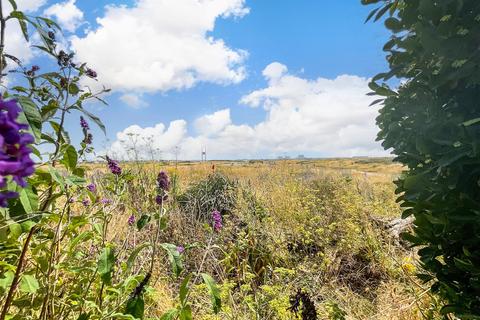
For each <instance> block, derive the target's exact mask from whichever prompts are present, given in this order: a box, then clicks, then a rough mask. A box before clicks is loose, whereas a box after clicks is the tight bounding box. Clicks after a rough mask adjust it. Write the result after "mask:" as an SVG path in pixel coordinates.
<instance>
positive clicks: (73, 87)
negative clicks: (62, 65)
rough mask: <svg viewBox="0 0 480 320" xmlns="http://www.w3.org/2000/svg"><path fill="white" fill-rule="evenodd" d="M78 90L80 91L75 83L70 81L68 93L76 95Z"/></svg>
mask: <svg viewBox="0 0 480 320" xmlns="http://www.w3.org/2000/svg"><path fill="white" fill-rule="evenodd" d="M79 92H80V89H79V88H78V86H77V85H76V84H75V83H70V84H69V85H68V93H70V94H71V95H74V96H76V95H77V94H78V93H79Z"/></svg>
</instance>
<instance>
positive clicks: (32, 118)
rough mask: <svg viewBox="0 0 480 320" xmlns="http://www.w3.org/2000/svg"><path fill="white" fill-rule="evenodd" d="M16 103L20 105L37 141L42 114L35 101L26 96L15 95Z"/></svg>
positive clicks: (40, 130) (40, 131)
mask: <svg viewBox="0 0 480 320" xmlns="http://www.w3.org/2000/svg"><path fill="white" fill-rule="evenodd" d="M15 99H17V101H18V103H19V104H20V106H21V107H22V110H23V113H24V115H25V118H26V120H27V123H28V125H29V126H30V129H31V130H32V133H33V135H34V136H35V139H36V140H37V141H39V140H40V139H41V137H42V115H41V114H40V110H38V108H37V106H36V105H35V103H34V102H33V101H32V100H31V99H30V98H27V97H22V96H16V97H15Z"/></svg>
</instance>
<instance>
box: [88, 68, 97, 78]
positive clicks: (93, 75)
mask: <svg viewBox="0 0 480 320" xmlns="http://www.w3.org/2000/svg"><path fill="white" fill-rule="evenodd" d="M85 74H86V75H87V76H89V77H90V78H96V77H97V73H96V72H95V70H92V69H90V68H87V71H85Z"/></svg>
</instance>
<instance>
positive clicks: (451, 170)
mask: <svg viewBox="0 0 480 320" xmlns="http://www.w3.org/2000/svg"><path fill="white" fill-rule="evenodd" d="M362 3H363V4H375V5H377V8H376V9H374V12H373V13H372V14H371V15H370V16H369V17H368V18H367V20H369V19H371V18H375V19H377V20H378V19H380V18H382V16H383V19H384V23H385V26H386V28H387V29H389V30H390V31H391V32H392V36H391V38H390V40H389V41H388V42H387V43H386V44H385V46H384V47H383V50H384V51H385V52H386V55H387V57H386V58H387V61H388V64H389V70H388V71H387V72H385V73H381V74H378V75H377V76H375V77H374V78H373V81H372V82H371V83H370V88H371V89H372V90H373V92H372V93H371V94H372V95H378V96H382V99H379V100H377V101H375V103H383V107H382V108H381V109H380V115H379V116H378V118H377V124H378V126H379V127H380V132H379V134H378V139H379V140H381V141H382V145H383V147H384V148H385V149H389V150H392V152H393V154H395V155H396V160H397V161H400V162H401V163H403V164H404V165H406V166H407V168H408V170H407V171H406V172H405V174H404V175H403V176H402V177H401V178H400V179H399V180H398V181H397V182H396V183H397V186H398V188H397V192H398V194H399V198H398V200H399V201H400V202H401V203H402V207H403V208H404V213H403V216H404V217H407V216H410V215H413V216H414V217H415V222H414V232H413V233H412V234H405V235H404V237H405V238H406V239H407V240H409V241H410V242H411V243H412V245H415V246H420V250H419V256H420V260H421V264H422V266H423V268H424V270H425V272H424V273H423V274H421V275H419V276H420V277H421V279H422V280H424V281H425V282H429V281H431V283H432V290H433V291H434V292H437V293H438V294H439V295H440V296H441V297H443V298H444V299H445V301H446V305H445V306H444V308H443V312H444V313H445V314H448V313H454V314H456V315H457V316H460V317H470V316H479V315H480V107H479V105H478V103H479V101H480V50H479V48H480V47H479V43H480V2H479V1H478V0H442V1H432V0H362ZM385 15H387V16H388V17H385ZM392 78H393V79H395V78H396V79H397V80H400V85H399V86H398V88H397V89H392V88H391V86H389V85H388V84H387V82H388V80H389V79H392Z"/></svg>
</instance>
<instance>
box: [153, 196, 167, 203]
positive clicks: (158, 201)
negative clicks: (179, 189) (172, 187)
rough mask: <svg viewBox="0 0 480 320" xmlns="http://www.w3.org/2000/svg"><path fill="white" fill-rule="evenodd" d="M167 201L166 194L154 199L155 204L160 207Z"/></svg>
mask: <svg viewBox="0 0 480 320" xmlns="http://www.w3.org/2000/svg"><path fill="white" fill-rule="evenodd" d="M167 200H168V194H164V195H161V194H158V195H157V196H156V197H155V202H156V203H157V204H158V205H162V203H163V202H165V201H167Z"/></svg>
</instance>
